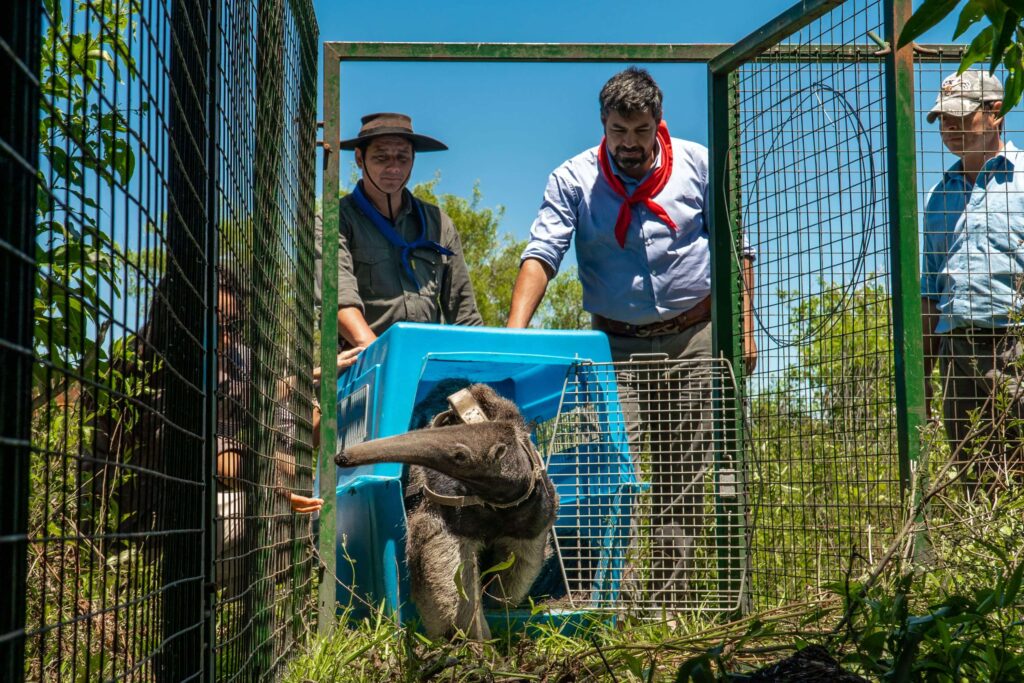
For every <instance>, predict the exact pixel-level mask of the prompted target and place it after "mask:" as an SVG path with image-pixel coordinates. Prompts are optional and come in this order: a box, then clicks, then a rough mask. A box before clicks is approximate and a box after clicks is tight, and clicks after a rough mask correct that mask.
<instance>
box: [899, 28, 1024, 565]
mask: <svg viewBox="0 0 1024 683" xmlns="http://www.w3.org/2000/svg"><path fill="white" fill-rule="evenodd" d="M962 54H963V49H962V48H961V49H950V50H937V51H933V52H928V53H922V54H919V55H917V59H916V60H915V62H916V63H915V86H916V87H915V97H914V102H913V115H914V118H915V127H916V130H917V138H916V147H917V155H916V161H917V178H916V189H917V192H918V206H919V222H920V231H921V242H920V243H921V254H920V271H921V284H920V286H921V289H920V295H921V303H922V314H923V315H922V318H923V324H922V327H923V333H924V334H923V339H924V343H923V349H924V367H925V373H926V387H927V392H926V393H927V398H928V406H927V409H928V416H929V422H928V425H927V427H926V429H925V430H924V432H923V438H924V443H925V446H926V455H927V464H928V467H927V468H926V472H927V474H928V481H927V486H928V488H929V489H930V491H934V492H935V494H936V495H934V497H933V498H931V500H930V504H929V506H928V507H927V509H926V511H925V514H924V515H923V523H924V528H925V530H926V534H925V538H924V540H925V541H926V545H924V548H925V552H926V555H927V557H928V558H929V561H930V562H931V563H932V564H934V566H936V567H937V568H948V569H951V570H953V571H951V572H950V576H952V577H954V579H953V581H955V582H958V583H960V582H963V579H961V578H959V577H970V576H974V575H976V573H977V572H978V571H979V570H988V569H989V568H990V567H991V566H999V564H1000V563H1001V562H1002V561H1003V557H1005V555H1004V554H1003V553H1005V552H1006V551H1005V550H1003V551H1001V550H1000V548H1006V547H1007V544H1009V547H1011V548H1013V550H1010V551H1009V552H1010V554H1011V555H1013V554H1015V553H1016V548H1018V547H1019V539H1020V537H1021V534H1022V533H1024V529H1022V527H1021V520H1020V514H1019V501H1020V499H1021V495H1022V492H1021V488H1020V482H1021V479H1022V474H1024V466H1022V462H1024V430H1022V427H1024V358H1022V356H1024V346H1022V335H1024V327H1022V318H1021V310H1022V307H1021V303H1022V299H1021V295H1022V293H1024V230H1022V229H1021V225H1020V210H1019V209H1020V207H1021V206H1024V205H1022V204H1021V202H1022V200H1024V188H1022V186H1021V185H1020V176H1019V174H1017V173H1015V172H1014V167H1015V166H1016V164H1017V163H1019V162H1020V159H1019V152H1018V148H1017V147H1016V144H1015V142H1016V139H1017V138H1019V136H1020V132H1021V131H1022V130H1024V119H1022V115H1021V113H1020V112H1016V111H1011V112H1010V113H1009V114H1008V115H1006V116H1005V117H1000V116H999V113H1000V112H999V106H1000V103H1001V99H1002V94H1003V88H1004V84H1006V83H1007V82H1008V81H1009V79H1010V78H1012V77H1011V76H1010V75H1009V74H1007V72H1006V71H1005V69H1003V68H1002V67H1000V68H998V69H997V70H996V71H995V73H994V77H987V76H985V77H983V76H982V75H981V74H982V71H983V70H984V71H985V73H987V64H978V65H976V66H975V67H974V68H973V69H972V70H971V71H968V72H967V73H966V74H965V75H964V77H962V78H957V76H956V73H957V71H958V69H959V67H960V59H961V56H962Z"/></svg>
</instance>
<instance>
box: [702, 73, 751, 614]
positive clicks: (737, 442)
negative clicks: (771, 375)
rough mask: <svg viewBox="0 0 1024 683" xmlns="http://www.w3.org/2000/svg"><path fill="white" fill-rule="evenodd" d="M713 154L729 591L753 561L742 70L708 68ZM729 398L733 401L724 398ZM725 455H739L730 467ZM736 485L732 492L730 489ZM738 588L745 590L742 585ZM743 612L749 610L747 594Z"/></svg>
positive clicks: (716, 345) (724, 560) (722, 521)
mask: <svg viewBox="0 0 1024 683" xmlns="http://www.w3.org/2000/svg"><path fill="white" fill-rule="evenodd" d="M708 82H709V85H710V88H709V98H710V99H709V102H708V140H709V141H710V144H709V145H708V147H709V159H708V178H709V185H710V188H709V191H710V194H711V200H710V201H711V207H710V209H711V210H710V221H711V225H710V226H709V230H710V233H711V309H712V319H713V320H714V325H712V354H713V355H714V356H715V357H721V358H725V359H727V360H729V361H730V362H731V364H732V367H733V373H734V375H735V378H736V384H735V387H716V389H715V393H716V395H715V401H716V403H717V402H718V401H722V402H723V407H724V408H725V410H726V411H728V413H730V414H732V415H735V416H736V419H735V420H734V421H733V424H724V423H723V422H724V420H719V423H718V424H716V425H715V448H716V450H717V452H718V453H719V457H716V458H715V460H716V462H717V463H719V464H718V465H717V471H716V480H717V482H718V491H719V495H718V496H717V498H716V502H715V515H716V519H717V521H718V523H717V526H718V529H725V530H730V531H729V533H728V537H727V539H726V542H725V543H722V544H720V545H719V547H718V552H719V557H718V571H719V579H718V581H719V586H720V589H719V590H720V593H721V595H723V596H729V595H735V594H736V593H737V592H741V594H742V589H743V586H742V581H743V577H744V576H745V572H744V567H745V565H746V562H747V559H746V547H745V541H744V539H745V536H746V534H745V533H744V534H742V535H740V534H737V533H736V532H735V530H736V529H741V528H743V525H744V524H745V522H746V515H745V512H744V508H745V502H744V487H745V484H744V481H743V478H742V472H743V462H744V454H743V441H742V439H743V429H742V424H743V423H742V419H741V418H740V416H742V415H743V385H744V381H743V375H744V366H743V336H742V321H743V315H742V311H743V290H742V265H741V264H740V263H738V262H737V259H736V258H735V255H736V254H739V253H741V251H742V237H741V235H740V234H738V232H737V231H735V230H734V228H735V227H737V226H739V219H740V210H739V187H740V185H739V158H738V157H739V147H738V146H737V144H736V131H737V126H738V121H737V120H736V116H737V113H738V110H737V107H736V88H737V77H736V73H735V72H733V73H725V74H715V73H713V72H711V71H710V70H709V71H708ZM725 402H728V405H724V403H725ZM725 456H731V457H732V458H734V460H733V462H732V463H731V467H727V466H726V465H725V464H724V462H725V459H726V458H725ZM727 490H728V491H731V492H732V493H731V494H730V495H729V496H728V497H727V496H725V495H724V494H723V492H725V491H727ZM738 589H739V591H738ZM738 607H739V609H738V610H737V611H738V612H740V613H742V612H743V611H744V604H743V602H742V601H741V602H740V604H739V606H738Z"/></svg>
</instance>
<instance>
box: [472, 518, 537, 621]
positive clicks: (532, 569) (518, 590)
mask: <svg viewBox="0 0 1024 683" xmlns="http://www.w3.org/2000/svg"><path fill="white" fill-rule="evenodd" d="M546 545H547V532H545V533H543V534H541V535H539V536H537V537H536V538H528V539H522V538H501V539H498V540H497V541H496V542H495V543H494V545H493V557H494V560H495V563H496V564H497V563H501V562H504V561H506V560H507V559H508V558H509V556H510V555H511V554H513V553H514V554H515V561H514V562H513V563H512V566H510V567H509V568H508V569H503V570H501V571H499V572H497V573H495V574H494V578H493V580H490V579H491V577H490V576H487V577H484V580H485V581H486V582H487V595H488V596H490V597H492V598H494V599H495V600H498V601H499V602H502V603H504V604H505V605H507V606H509V607H515V606H516V605H518V604H519V603H521V602H522V601H523V599H524V598H525V597H526V595H527V594H528V593H529V592H530V588H532V587H533V582H534V581H536V579H537V575H538V574H540V570H541V567H542V566H543V564H544V548H545V546H546ZM484 569H486V567H485V568H484Z"/></svg>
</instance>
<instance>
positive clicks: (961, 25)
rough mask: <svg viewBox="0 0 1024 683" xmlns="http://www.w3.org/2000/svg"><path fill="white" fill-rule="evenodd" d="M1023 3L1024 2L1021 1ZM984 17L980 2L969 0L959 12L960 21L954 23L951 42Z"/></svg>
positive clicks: (978, 0)
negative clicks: (954, 27)
mask: <svg viewBox="0 0 1024 683" xmlns="http://www.w3.org/2000/svg"><path fill="white" fill-rule="evenodd" d="M1022 2H1024V0H1022ZM983 16H985V5H984V3H982V2H981V0H970V2H968V3H967V5H966V6H965V7H964V8H963V10H962V11H961V12H960V19H959V20H958V21H957V22H956V31H955V32H954V33H953V40H956V39H957V38H959V37H960V36H962V35H963V34H964V32H965V31H967V29H969V28H970V27H971V26H972V25H974V24H975V23H976V22H977V21H978V20H979V19H981V18H982V17H983Z"/></svg>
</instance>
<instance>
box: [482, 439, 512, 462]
mask: <svg viewBox="0 0 1024 683" xmlns="http://www.w3.org/2000/svg"><path fill="white" fill-rule="evenodd" d="M506 453H508V446H506V445H505V444H504V443H496V444H494V445H493V446H491V448H490V450H488V451H487V457H489V458H490V459H491V460H498V459H499V458H503V457H504V456H505V454H506Z"/></svg>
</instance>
